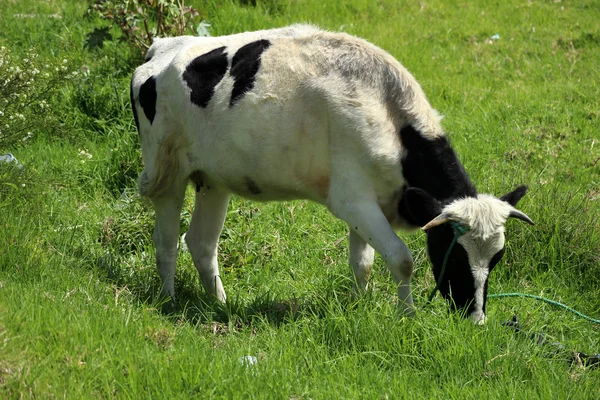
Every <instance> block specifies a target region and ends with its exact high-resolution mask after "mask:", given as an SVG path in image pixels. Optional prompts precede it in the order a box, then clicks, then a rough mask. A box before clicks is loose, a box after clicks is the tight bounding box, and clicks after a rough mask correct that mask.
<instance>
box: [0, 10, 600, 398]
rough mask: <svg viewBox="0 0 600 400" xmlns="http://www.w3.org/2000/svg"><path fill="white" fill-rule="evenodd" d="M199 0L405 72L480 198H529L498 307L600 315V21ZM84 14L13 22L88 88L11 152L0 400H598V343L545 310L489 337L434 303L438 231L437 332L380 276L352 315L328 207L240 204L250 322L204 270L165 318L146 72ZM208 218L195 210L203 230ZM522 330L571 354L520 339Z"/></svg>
mask: <svg viewBox="0 0 600 400" xmlns="http://www.w3.org/2000/svg"><path fill="white" fill-rule="evenodd" d="M196 3H197V4H196V6H197V7H198V8H199V9H201V10H203V12H204V13H205V14H206V18H207V19H208V21H209V22H210V23H211V24H212V26H211V33H212V34H213V35H219V34H228V33H232V32H239V31H244V30H253V29H262V28H268V27H274V26H282V25H285V24H289V23H293V22H311V23H315V24H318V25H320V26H322V27H324V28H327V29H332V30H339V29H344V30H346V31H347V32H350V33H353V34H356V35H360V36H363V37H365V38H367V39H368V40H370V41H372V42H373V43H375V44H377V45H379V46H380V47H382V48H384V49H386V50H388V51H389V52H391V53H392V54H393V55H394V56H396V57H397V58H398V59H399V60H400V61H401V62H402V63H403V64H404V65H405V66H406V67H407V68H408V69H409V70H410V71H411V72H412V73H413V74H414V75H415V77H416V78H417V79H418V80H419V82H420V83H421V85H422V86H423V88H424V90H425V92H426V93H427V94H428V96H429V99H430V101H431V103H432V104H433V105H434V107H436V108H437V109H438V110H439V111H440V112H441V113H442V114H444V115H445V116H446V117H445V119H444V127H445V129H446V131H447V132H448V136H449V137H450V138H451V140H452V142H453V143H454V146H455V148H456V150H457V152H458V153H459V155H460V158H461V160H462V161H463V163H464V165H465V167H466V168H467V170H468V171H469V173H470V175H471V177H472V179H473V181H474V182H475V184H476V185H477V187H478V189H479V190H480V191H482V192H491V193H494V194H496V195H500V194H503V193H504V192H508V191H509V190H512V189H513V188H514V187H515V186H517V185H519V184H527V185H529V187H530V192H529V193H528V195H527V196H526V197H525V198H524V199H523V201H522V202H521V203H520V208H521V209H523V210H524V211H525V212H526V213H527V214H528V215H529V216H530V217H531V218H532V219H533V220H535V221H536V223H537V224H536V226H534V227H529V226H527V225H525V224H523V223H521V222H519V221H511V222H509V223H508V224H507V253H506V255H505V257H504V259H503V261H502V262H501V265H500V266H499V267H498V268H496V269H495V270H494V273H493V274H492V276H491V279H490V293H501V292H512V291H521V292H526V293H531V294H538V295H543V296H545V297H549V298H552V299H555V300H559V301H563V302H565V303H566V304H568V305H569V306H571V307H574V308H575V309H577V310H579V311H582V312H584V313H586V314H588V315H591V316H594V317H596V318H598V317H600V278H599V277H600V275H599V274H598V271H599V270H598V268H599V264H600V258H599V254H600V229H599V228H600V227H599V225H598V224H599V222H598V221H599V220H600V161H599V160H600V143H599V141H600V136H599V134H598V132H599V131H600V129H599V128H600V103H599V102H600V100H599V99H600V89H599V82H600V79H599V78H600V76H599V75H600V74H599V67H598V65H600V63H599V61H600V47H599V46H598V43H599V42H600V29H599V26H598V24H597V21H598V19H599V18H600V6H598V4H597V2H594V1H579V2H576V1H563V2H542V1H530V2H519V1H516V0H509V1H505V2H499V3H489V4H488V3H485V2H477V3H473V2H471V3H468V2H467V3H465V2H463V3H460V2H452V3H449V2H443V1H438V0H433V1H430V2H427V3H424V2H406V3H400V2H393V1H380V2H373V1H364V0H357V1H353V2H346V3H342V2H335V1H322V0H319V1H317V0H301V1H294V2H291V1H276V0H270V1H268V0H266V1H257V2H256V3H257V4H256V5H255V6H253V5H251V4H248V3H250V2H231V1H227V0H226V1H222V2H216V1H211V0H209V1H205V2H196ZM85 8H86V3H85V2H67V1H62V0H52V1H48V2H37V1H32V0H24V1H21V2H14V1H5V2H3V4H2V10H1V11H0V20H2V26H3V29H2V30H1V31H0V46H6V47H10V49H11V50H12V51H13V54H16V55H20V54H26V52H27V51H28V49H29V48H30V47H31V46H32V45H34V46H35V47H36V48H37V49H38V50H39V51H40V57H43V58H46V59H48V60H55V59H58V60H60V59H62V58H63V57H66V58H68V59H69V61H70V62H71V63H73V64H74V65H77V66H78V70H79V71H82V72H81V73H80V74H79V75H78V77H77V78H76V79H74V80H73V81H70V82H65V84H64V86H63V87H61V89H60V90H59V91H58V92H57V93H56V94H55V95H54V96H53V97H52V98H51V108H52V112H53V113H54V114H53V115H54V117H55V119H56V120H59V121H61V124H60V126H59V127H58V128H53V129H52V130H50V129H45V127H44V124H43V121H42V123H40V126H39V129H38V130H37V131H36V135H35V136H34V138H33V139H31V140H30V141H28V142H27V143H24V144H22V145H19V146H15V147H13V148H8V149H0V150H1V151H0V153H2V154H3V153H5V152H7V151H11V152H12V153H13V154H14V155H15V156H16V157H17V159H18V160H19V162H20V163H21V164H22V165H23V168H22V169H19V168H15V167H12V166H9V165H0V215H1V216H0V397H3V398H20V397H42V398H52V397H66V398H89V397H93V398H113V397H119V398H168V397H173V398H211V397H229V398H249V397H252V398H257V397H264V398H287V399H292V398H294V399H297V398H408V397H418V398H444V399H446V398H480V397H482V396H486V397H488V398H502V399H503V398H509V397H517V398H528V399H529V398H582V399H584V398H586V399H592V398H598V397H600V389H599V387H598V382H599V379H600V375H599V374H600V371H599V370H598V369H591V368H584V367H583V366H580V365H577V364H573V365H572V364H570V363H569V362H568V358H569V356H570V353H569V352H570V351H572V350H577V351H584V352H587V353H598V352H600V335H599V331H598V326H597V325H593V324H591V323H589V322H586V321H583V320H581V319H578V318H577V317H575V316H574V315H572V314H569V313H565V312H563V311H561V310H558V309H556V308H553V307H552V306H549V305H547V304H543V303H538V302H534V301H532V300H528V299H491V300H490V301H489V302H488V314H489V315H488V317H489V321H488V324H487V325H486V326H484V327H476V326H473V325H472V324H471V323H470V322H469V321H466V320H462V319H461V318H458V317H456V316H452V315H449V314H448V312H447V307H446V305H445V304H444V302H443V301H442V300H440V299H439V298H437V299H436V300H435V301H434V302H433V303H432V304H429V305H427V304H425V303H426V298H427V294H428V293H429V291H430V290H431V289H432V288H433V286H434V284H435V283H434V282H433V278H432V274H431V272H430V266H429V263H428V261H427V259H426V256H425V252H424V250H423V249H424V237H423V235H422V234H416V235H412V236H411V235H405V234H401V236H402V238H403V239H404V240H405V241H406V243H407V244H408V245H409V247H410V248H411V249H412V251H413V255H414V257H415V261H416V266H417V267H416V268H417V269H416V272H415V279H414V295H415V301H416V303H417V307H418V315H417V317H416V318H414V319H410V320H409V319H405V318H400V317H399V316H398V315H397V314H396V311H395V305H394V303H395V301H396V299H395V298H394V293H395V290H394V287H393V283H392V279H391V278H390V277H389V275H388V274H387V273H386V271H385V267H384V265H383V263H382V262H381V260H380V259H379V258H378V259H377V260H376V265H375V271H374V274H373V289H372V290H371V291H370V292H369V293H368V294H367V295H366V296H365V297H364V298H361V299H354V298H353V297H352V295H351V286H352V283H351V272H350V268H349V267H348V266H347V263H346V259H347V256H348V252H347V249H346V246H347V239H345V235H346V230H345V226H344V224H343V223H341V222H340V221H338V220H336V219H335V218H334V217H332V216H331V215H329V214H328V213H327V211H326V210H325V209H323V208H322V207H319V206H316V205H314V204H311V203H308V202H306V201H296V202H288V203H266V204H262V203H253V202H250V201H246V200H243V199H240V198H233V199H232V201H231V204H230V208H229V212H228V217H227V221H226V226H225V229H224V231H223V234H222V235H221V241H220V263H221V272H222V277H223V279H224V284H225V288H226V290H227V292H228V295H229V301H228V304H227V305H226V306H222V307H220V306H215V305H211V304H209V302H208V299H207V298H206V296H205V294H204V291H203V289H201V288H200V287H199V282H198V277H197V275H196V271H195V269H194V267H193V266H192V262H191V257H190V255H189V253H185V252H182V253H181V255H180V258H179V262H178V273H177V277H176V291H177V292H178V293H180V294H181V297H180V299H182V303H183V304H184V305H183V306H181V307H180V308H179V309H178V310H177V311H176V312H175V313H173V314H170V315H165V314H163V313H161V312H160V308H161V304H160V302H159V299H158V296H157V293H158V292H159V288H160V282H159V280H158V277H157V273H156V272H155V267H154V256H153V251H154V250H153V245H152V242H151V233H152V224H153V213H152V210H151V207H150V206H149V205H148V204H147V203H146V202H144V201H142V200H140V199H139V198H138V197H137V196H136V195H135V179H136V177H137V174H138V173H139V171H140V169H141V165H140V153H139V144H138V142H137V135H136V134H135V127H134V123H133V120H132V116H131V115H130V112H129V104H128V96H129V93H128V90H129V81H128V79H129V76H130V73H131V71H132V69H133V68H134V65H135V62H134V61H132V58H131V57H130V54H129V53H128V50H127V48H126V47H125V46H124V45H123V44H122V43H120V42H118V41H114V42H107V43H106V44H105V46H104V47H103V48H102V49H96V50H94V51H91V50H89V49H85V48H84V40H85V35H86V33H87V32H90V31H91V30H92V29H93V28H95V27H100V26H106V23H105V22H102V21H100V20H94V19H91V20H88V19H82V18H81V15H83V13H84V11H85ZM18 14H30V15H34V14H35V15H36V16H33V17H22V16H19V15H18ZM48 14H58V15H59V16H60V17H61V18H47V17H46V18H44V17H43V16H44V15H48ZM112 33H113V36H115V37H117V36H118V32H117V31H116V30H113V31H112ZM495 34H498V35H499V36H500V39H497V40H493V39H490V38H491V37H492V36H493V35H495ZM86 71H89V73H86ZM90 156H91V158H90ZM192 204H193V203H192V197H191V190H190V193H189V196H188V197H187V199H186V211H185V212H184V213H183V215H182V219H181V232H182V233H183V232H185V230H186V228H187V224H188V223H189V217H190V211H191V205H192ZM513 314H517V315H518V316H519V317H520V319H521V320H522V323H523V325H524V328H525V330H526V331H528V332H529V331H530V332H543V333H544V334H546V335H547V337H548V338H549V340H550V341H558V342H561V343H562V344H563V345H564V350H560V351H555V348H553V347H544V346H538V345H537V344H535V343H534V342H533V341H532V340H530V339H529V338H528V337H527V335H517V334H515V333H513V332H512V331H510V330H508V329H506V328H505V327H503V326H502V322H504V321H506V320H508V319H510V318H511V317H512V315H513ZM245 356H254V357H256V359H257V362H256V363H255V364H253V365H249V364H248V363H247V362H246V363H244V362H243V361H242V360H243V358H244V357H245Z"/></svg>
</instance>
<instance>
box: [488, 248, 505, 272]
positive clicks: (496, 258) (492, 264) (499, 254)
mask: <svg viewBox="0 0 600 400" xmlns="http://www.w3.org/2000/svg"><path fill="white" fill-rule="evenodd" d="M505 251H506V246H504V247H503V248H502V249H501V250H500V251H499V252H497V253H496V254H494V256H493V257H492V259H491V260H490V264H489V265H488V268H489V270H490V272H491V271H492V270H493V269H494V267H495V266H496V264H498V263H499V262H500V260H501V259H502V257H503V256H504V252H505Z"/></svg>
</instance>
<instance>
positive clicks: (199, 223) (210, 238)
mask: <svg viewBox="0 0 600 400" xmlns="http://www.w3.org/2000/svg"><path fill="white" fill-rule="evenodd" d="M228 202H229V193H228V192H226V191H225V190H223V189H220V188H216V187H210V189H209V186H208V185H206V186H205V187H204V188H202V190H201V191H199V192H197V193H196V205H195V208H194V214H193V215H192V222H191V223H190V229H189V230H188V232H187V234H186V235H185V240H186V243H187V245H188V248H189V249H190V252H191V253H192V259H193V260H194V265H195V266H196V269H197V270H198V274H199V275H200V280H201V281H202V284H203V285H204V289H205V290H206V292H207V293H208V294H209V295H210V296H214V297H215V298H216V299H218V300H219V301H221V302H223V303H224V302H225V301H226V299H227V297H226V296H225V290H224V289H223V283H222V282H221V277H220V276H219V264H218V262H217V245H218V241H219V236H220V234H221V230H222V229H223V222H224V221H225V216H226V214H227V205H228Z"/></svg>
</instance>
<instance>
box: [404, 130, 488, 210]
mask: <svg viewBox="0 0 600 400" xmlns="http://www.w3.org/2000/svg"><path fill="white" fill-rule="evenodd" d="M400 139H401V141H402V146H403V147H404V148H405V149H406V156H405V157H404V158H403V160H402V173H403V175H404V178H405V179H406V181H407V182H408V184H409V185H410V186H414V187H418V188H420V189H423V190H424V191H426V192H427V193H430V194H431V195H432V196H433V197H435V198H436V199H437V200H438V201H440V202H443V201H444V200H448V199H455V198H458V197H465V196H472V197H475V196H477V191H476V190H475V186H474V185H473V184H472V183H471V180H470V179H469V176H468V175H467V172H466V171H465V169H464V167H463V166H462V164H461V163H460V161H459V160H458V157H457V155H456V153H455V152H454V150H453V149H452V147H451V146H450V142H449V141H448V139H447V138H446V137H444V136H439V137H436V138H433V139H429V138H425V137H423V136H422V135H421V134H420V133H419V132H418V131H417V130H415V128H414V127H413V126H412V125H407V126H405V127H404V128H402V129H401V130H400Z"/></svg>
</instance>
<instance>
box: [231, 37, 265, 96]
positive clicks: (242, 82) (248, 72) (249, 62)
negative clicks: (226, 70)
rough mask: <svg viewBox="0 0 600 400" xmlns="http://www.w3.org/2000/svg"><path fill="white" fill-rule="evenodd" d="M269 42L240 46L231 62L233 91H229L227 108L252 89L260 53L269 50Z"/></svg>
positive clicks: (258, 66) (259, 41) (261, 41)
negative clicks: (229, 98) (229, 99)
mask: <svg viewBox="0 0 600 400" xmlns="http://www.w3.org/2000/svg"><path fill="white" fill-rule="evenodd" d="M270 45H271V42H269V41H268V40H264V39H263V40H257V41H256V42H252V43H248V44H247V45H245V46H242V47H241V48H240V49H239V50H238V51H237V52H236V53H235V55H234V56H233V59H232V60H231V76H232V77H233V90H232V91H231V101H230V102H229V106H230V107H233V105H234V104H235V103H236V102H237V101H238V100H239V99H241V98H242V96H244V94H245V93H246V92H249V91H250V90H252V88H254V81H255V80H256V73H257V72H258V69H259V68H260V57H261V56H262V53H263V52H264V51H265V50H266V49H268V48H269V46H270Z"/></svg>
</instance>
